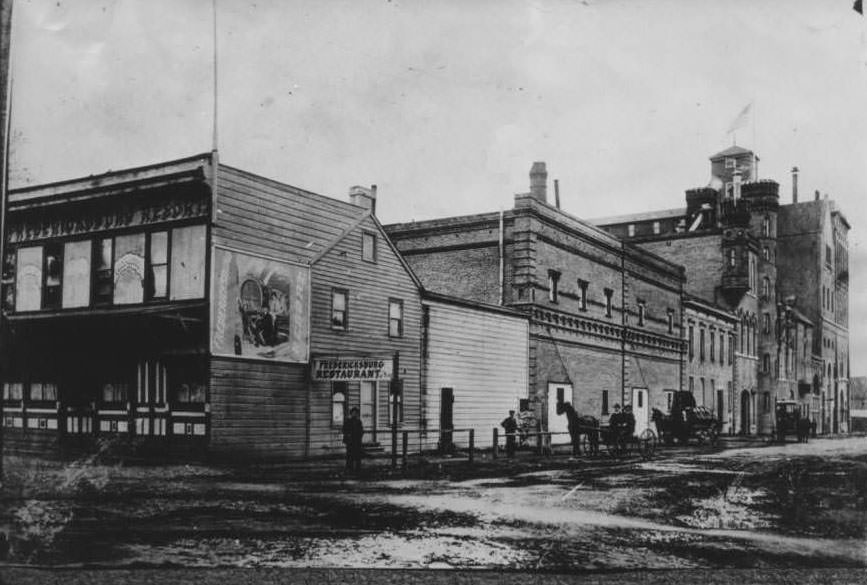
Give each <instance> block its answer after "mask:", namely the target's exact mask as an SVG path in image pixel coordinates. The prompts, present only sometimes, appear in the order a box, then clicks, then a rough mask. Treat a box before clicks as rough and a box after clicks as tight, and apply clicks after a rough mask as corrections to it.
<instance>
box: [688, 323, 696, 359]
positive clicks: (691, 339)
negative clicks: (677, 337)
mask: <svg viewBox="0 0 867 585" xmlns="http://www.w3.org/2000/svg"><path fill="white" fill-rule="evenodd" d="M694 357H695V326H694V325H690V326H689V359H690V361H692V359H693V358H694Z"/></svg>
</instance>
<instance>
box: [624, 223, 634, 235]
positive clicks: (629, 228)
mask: <svg viewBox="0 0 867 585" xmlns="http://www.w3.org/2000/svg"><path fill="white" fill-rule="evenodd" d="M626 233H628V234H629V237H630V238H631V237H632V236H634V235H635V224H634V223H630V224H629V225H628V226H626Z"/></svg>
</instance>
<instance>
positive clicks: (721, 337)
mask: <svg viewBox="0 0 867 585" xmlns="http://www.w3.org/2000/svg"><path fill="white" fill-rule="evenodd" d="M725 354H726V334H725V333H723V332H722V331H720V332H719V363H720V365H723V364H724V363H725V361H726V355H725Z"/></svg>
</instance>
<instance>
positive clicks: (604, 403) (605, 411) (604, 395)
mask: <svg viewBox="0 0 867 585" xmlns="http://www.w3.org/2000/svg"><path fill="white" fill-rule="evenodd" d="M602 414H608V390H603V391H602Z"/></svg>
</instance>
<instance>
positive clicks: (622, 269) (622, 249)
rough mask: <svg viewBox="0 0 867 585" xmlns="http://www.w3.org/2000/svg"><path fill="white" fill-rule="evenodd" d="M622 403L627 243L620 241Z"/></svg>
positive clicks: (622, 392) (622, 400)
mask: <svg viewBox="0 0 867 585" xmlns="http://www.w3.org/2000/svg"><path fill="white" fill-rule="evenodd" d="M620 324H621V330H620V404H621V406H622V405H624V404H626V244H625V243H624V242H621V243H620Z"/></svg>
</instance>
